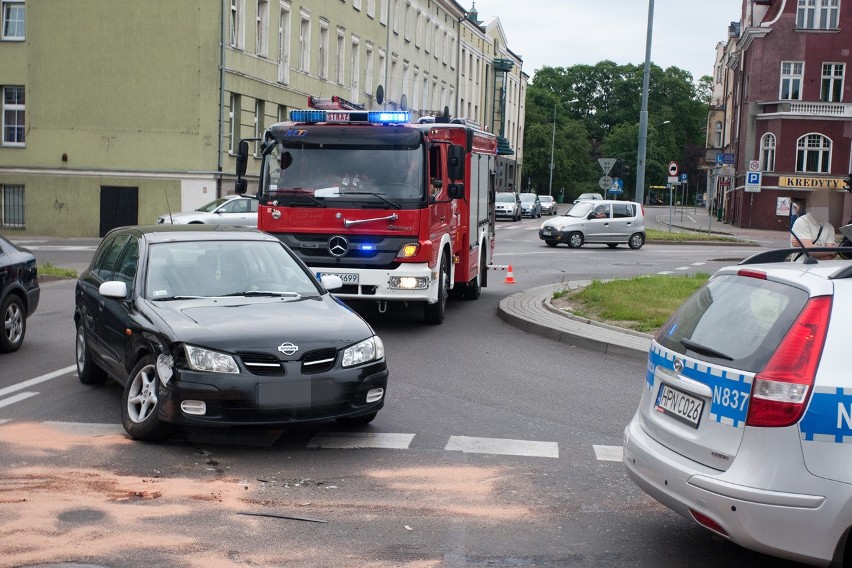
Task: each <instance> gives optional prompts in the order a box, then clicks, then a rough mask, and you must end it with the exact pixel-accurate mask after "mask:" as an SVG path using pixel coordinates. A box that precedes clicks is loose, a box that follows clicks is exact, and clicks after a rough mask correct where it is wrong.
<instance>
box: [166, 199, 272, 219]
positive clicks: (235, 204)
mask: <svg viewBox="0 0 852 568" xmlns="http://www.w3.org/2000/svg"><path fill="white" fill-rule="evenodd" d="M257 204H258V201H257V198H255V197H252V196H249V195H228V196H226V197H220V198H219V199H214V200H213V201H211V202H210V203H208V204H206V205H202V206H201V207H199V208H198V209H196V210H195V211H185V212H181V213H166V214H164V215H160V216H159V217H158V218H157V224H172V225H192V224H204V225H233V226H239V227H257Z"/></svg>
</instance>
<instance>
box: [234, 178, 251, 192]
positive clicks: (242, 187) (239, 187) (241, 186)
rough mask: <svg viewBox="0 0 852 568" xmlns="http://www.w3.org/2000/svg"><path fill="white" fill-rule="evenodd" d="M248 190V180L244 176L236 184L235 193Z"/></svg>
mask: <svg viewBox="0 0 852 568" xmlns="http://www.w3.org/2000/svg"><path fill="white" fill-rule="evenodd" d="M247 190H248V182H247V181H246V180H245V179H244V178H240V179H238V180H237V182H236V183H235V184H234V193H236V194H237V195H243V194H245V192H246V191H247Z"/></svg>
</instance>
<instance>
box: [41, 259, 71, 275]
mask: <svg viewBox="0 0 852 568" xmlns="http://www.w3.org/2000/svg"><path fill="white" fill-rule="evenodd" d="M38 275H39V276H49V277H51V278H68V279H73V278H77V271H76V270H72V269H70V268H60V267H58V266H53V265H52V264H50V263H49V262H45V263H44V264H40V265H39V266H38Z"/></svg>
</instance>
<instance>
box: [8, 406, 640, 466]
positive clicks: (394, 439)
mask: <svg viewBox="0 0 852 568" xmlns="http://www.w3.org/2000/svg"><path fill="white" fill-rule="evenodd" d="M21 394H28V393H21ZM10 422H12V420H11V419H8V418H7V419H0V427H2V425H4V424H8V423H10ZM41 424H44V425H45V426H48V427H50V428H52V429H54V430H56V431H58V432H62V433H65V434H70V435H73V436H80V437H91V438H97V437H100V436H126V433H125V431H124V427H123V426H122V425H121V424H110V423H94V422H61V421H46V422H42V423H41ZM190 439H191V438H190ZM202 439H203V440H204V441H206V442H208V443H225V444H228V443H234V444H237V445H244V444H245V442H246V440H236V439H231V438H229V436H228V434H227V432H226V431H219V430H215V429H214V430H210V431H208V432H206V434H205V435H202ZM278 439H279V436H273V437H271V438H270V441H269V443H268V444H263V445H264V446H269V445H271V444H274V443H275V441H276V440H278ZM414 439H415V434H408V433H394V432H318V433H317V434H315V435H314V436H313V438H311V439H310V441H308V442H307V444H305V446H304V447H305V448H308V449H315V450H369V449H378V450H411V444H412V442H413V441H414ZM229 440H230V441H229ZM197 442H198V440H196V443H197ZM249 445H253V444H249ZM586 448H588V446H586ZM592 448H593V450H594V456H595V459H596V460H597V461H601V462H620V461H621V460H622V456H623V452H622V447H621V446H604V445H593V446H592ZM416 449H417V450H429V448H416ZM435 449H437V448H434V447H433V448H432V449H431V450H429V451H434V450H435ZM443 450H444V451H448V452H461V453H465V454H483V455H500V456H517V457H528V458H548V459H558V458H559V457H560V452H559V444H558V443H557V442H545V441H538V440H517V439H510V438H481V437H473V436H450V437H449V440H448V441H447V444H446V445H445V446H444V448H443ZM587 451H588V450H584V452H583V453H584V454H585V455H587V456H589V457H591V452H589V453H586V452H587Z"/></svg>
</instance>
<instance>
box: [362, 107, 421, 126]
mask: <svg viewBox="0 0 852 568" xmlns="http://www.w3.org/2000/svg"><path fill="white" fill-rule="evenodd" d="M410 120H411V115H409V114H408V112H405V111H384V110H382V111H378V110H377V111H372V112H370V114H368V115H367V122H371V123H373V124H406V123H408V122H409V121H410Z"/></svg>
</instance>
